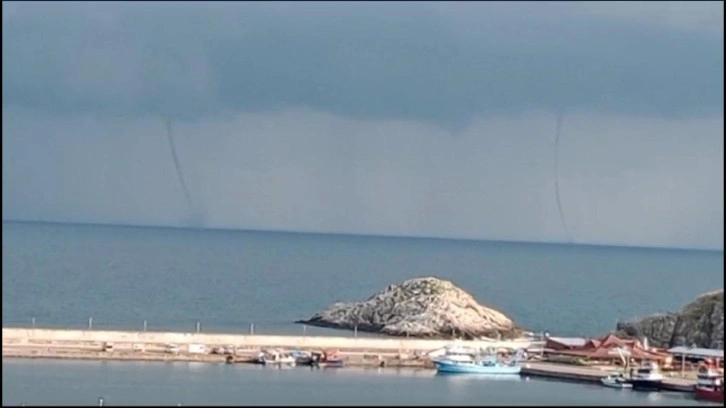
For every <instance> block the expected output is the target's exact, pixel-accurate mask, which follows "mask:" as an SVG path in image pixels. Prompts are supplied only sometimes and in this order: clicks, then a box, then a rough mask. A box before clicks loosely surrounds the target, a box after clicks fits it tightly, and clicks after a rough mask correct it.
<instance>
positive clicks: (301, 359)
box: [290, 350, 313, 365]
mask: <svg viewBox="0 0 726 408" xmlns="http://www.w3.org/2000/svg"><path fill="white" fill-rule="evenodd" d="M290 356H292V358H294V359H295V364H296V365H311V364H312V362H313V358H312V356H311V355H310V353H307V352H305V351H300V350H293V351H291V352H290Z"/></svg>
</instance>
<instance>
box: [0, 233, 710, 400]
mask: <svg viewBox="0 0 726 408" xmlns="http://www.w3.org/2000/svg"><path fill="white" fill-rule="evenodd" d="M2 272H3V273H2V319H3V327H10V326H12V327H32V326H34V327H48V328H87V327H88V326H89V325H91V327H92V328H95V329H126V330H142V329H143V327H144V324H146V327H147V330H173V331H185V332H192V331H195V330H196V327H197V324H199V327H200V329H201V330H202V331H204V332H224V333H249V332H250V331H254V332H255V333H258V334H307V335H316V334H335V335H340V336H354V335H358V336H366V335H368V336H370V335H371V334H366V333H357V334H356V333H353V332H350V331H342V330H333V329H322V328H315V327H308V326H304V325H300V324H295V323H294V321H295V320H298V319H304V318H307V317H310V316H311V315H312V314H314V313H315V312H317V311H319V310H321V309H324V308H325V307H326V306H328V305H330V304H332V303H334V302H337V301H359V300H365V299H366V298H368V297H369V296H371V295H373V294H375V293H376V292H378V291H381V290H383V289H384V288H385V287H386V286H388V285H389V284H391V283H397V282H401V281H403V280H406V279H409V278H413V277H421V276H436V277H440V278H443V279H448V280H451V281H452V282H454V283H455V284H456V285H458V286H460V287H461V288H463V289H465V290H466V291H468V292H470V293H471V294H472V295H473V296H474V297H475V298H476V299H477V300H479V302H480V303H482V304H484V305H486V306H489V307H493V308H495V309H497V310H499V311H501V312H503V313H505V314H506V315H508V316H509V317H511V318H512V319H513V320H514V321H515V322H517V323H518V324H519V325H520V326H522V327H524V328H527V329H529V330H531V331H533V332H549V333H550V334H551V335H559V336H585V337H587V336H598V335H602V334H604V333H606V332H608V331H610V330H612V329H614V327H615V325H616V322H617V321H618V320H622V319H631V318H637V317H642V316H645V315H648V314H652V313H659V312H667V311H675V310H678V309H680V308H681V307H682V306H683V305H685V304H686V303H688V302H690V301H691V300H693V299H694V298H695V297H696V296H698V295H699V294H701V293H704V292H707V291H711V290H714V289H716V288H723V286H724V274H723V272H724V262H723V251H695V250H673V249H648V248H625V247H604V246H585V245H562V244H540V243H511V242H491V241H473V240H442V239H423V238H391V237H373V236H354V235H333V234H303V233H282V232H258V231H230V230H202V229H181V228H155V227H124V226H101V225H78V224H57V223H25V222H3V225H2ZM2 373H3V376H2V377H3V378H2V384H3V394H2V395H3V396H2V400H3V405H6V404H26V405H38V404H50V403H55V404H81V405H96V404H97V403H98V402H97V399H98V398H99V396H102V397H103V398H105V404H106V405H112V404H113V403H117V404H141V403H148V404H173V405H176V404H178V403H181V404H207V405H214V404H219V405H225V404H226V405H240V404H242V405H244V404H266V405H270V404H271V405H274V404H330V405H334V404H346V405H351V404H353V405H355V404H399V405H405V404H417V405H422V404H430V405H436V404H448V405H452V404H456V405H482V404H498V405H502V404H512V405H517V404H530V403H531V404H538V405H552V404H578V403H583V404H590V403H592V404H602V403H604V404H624V405H628V404H642V405H648V404H650V405H664V404H693V401H692V400H690V399H687V398H685V397H684V396H683V395H682V394H673V395H670V393H660V394H658V395H657V396H651V395H649V394H639V393H632V392H629V393H622V392H620V393H618V392H617V391H613V390H606V389H601V387H596V386H595V387H593V386H588V385H583V384H569V383H561V382H552V381H544V380H538V379H521V380H512V379H501V380H497V379H481V378H472V377H467V378H458V377H457V378H451V377H448V376H447V377H441V376H436V375H434V373H433V372H431V371H414V370H408V371H407V370H394V369H382V370H356V369H352V368H350V369H342V370H338V371H328V370H323V371H321V372H317V371H309V370H305V369H302V368H295V369H291V370H277V371H275V370H269V369H268V370H265V369H260V368H259V367H241V366H234V367H229V366H225V365H209V364H206V365H205V364H193V363H130V362H89V361H59V360H58V361H52V360H16V359H8V360H6V359H3V371H2ZM31 379H32V380H31ZM38 384H42V387H41V386H39V385H38ZM374 389H375V392H371V390H374Z"/></svg>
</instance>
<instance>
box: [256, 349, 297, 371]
mask: <svg viewBox="0 0 726 408" xmlns="http://www.w3.org/2000/svg"><path fill="white" fill-rule="evenodd" d="M257 360H258V362H259V363H260V364H263V365H274V366H293V367H294V366H295V357H293V356H290V355H284V354H282V353H280V352H279V351H276V350H273V351H263V352H261V353H260V355H259V357H258V358H257Z"/></svg>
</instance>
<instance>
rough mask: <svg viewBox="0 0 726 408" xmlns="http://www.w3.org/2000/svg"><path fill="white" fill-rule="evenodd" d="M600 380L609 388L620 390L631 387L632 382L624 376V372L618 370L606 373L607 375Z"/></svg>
mask: <svg viewBox="0 0 726 408" xmlns="http://www.w3.org/2000/svg"><path fill="white" fill-rule="evenodd" d="M600 381H601V382H602V385H604V386H606V387H609V388H617V389H621V390H622V389H626V388H627V389H630V388H633V384H631V383H630V381H628V379H627V378H625V374H623V373H622V372H620V371H613V372H612V373H610V374H608V376H607V377H603V378H602V379H601V380H600Z"/></svg>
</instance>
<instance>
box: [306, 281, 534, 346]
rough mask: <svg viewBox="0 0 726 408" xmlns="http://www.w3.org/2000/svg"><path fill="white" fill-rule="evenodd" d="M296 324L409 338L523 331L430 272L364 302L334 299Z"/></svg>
mask: <svg viewBox="0 0 726 408" xmlns="http://www.w3.org/2000/svg"><path fill="white" fill-rule="evenodd" d="M296 323H305V324H309V325H313V326H321V327H332V328H339V329H350V330H352V329H354V328H357V330H360V331H367V332H376V333H384V334H388V335H392V336H410V337H436V338H466V339H472V338H479V337H490V338H497V337H500V338H503V339H505V338H514V337H517V336H518V335H519V334H520V333H522V332H521V330H519V329H518V328H517V327H516V326H515V324H514V323H513V322H512V320H510V319H509V318H508V317H507V316H505V315H503V314H502V313H500V312H498V311H496V310H494V309H490V308H488V307H485V306H482V305H480V304H479V303H477V301H476V300H475V299H474V298H473V297H472V296H471V295H470V294H468V293H467V292H465V291H464V290H462V289H460V288H458V287H456V286H455V285H454V284H453V283H451V282H449V281H446V280H441V279H438V278H433V277H428V278H415V279H409V280H407V281H405V282H403V283H401V284H398V285H390V286H389V287H387V288H386V289H385V290H383V291H382V292H380V293H378V294H376V295H373V296H371V297H370V298H368V300H366V301H364V302H356V303H335V304H333V305H331V306H330V307H329V308H328V309H326V310H324V311H322V312H320V313H317V314H315V315H314V316H312V317H311V318H310V319H307V320H300V321H297V322H296Z"/></svg>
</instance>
